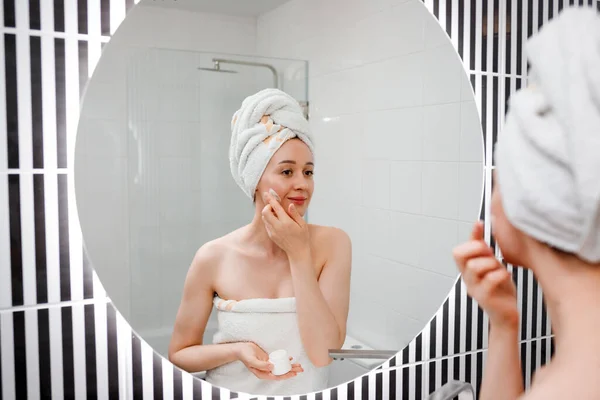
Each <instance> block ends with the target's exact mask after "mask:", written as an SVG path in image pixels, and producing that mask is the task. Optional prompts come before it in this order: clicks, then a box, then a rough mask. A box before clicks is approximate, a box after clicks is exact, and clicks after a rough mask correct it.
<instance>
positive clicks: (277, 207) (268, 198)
mask: <svg viewBox="0 0 600 400" xmlns="http://www.w3.org/2000/svg"><path fill="white" fill-rule="evenodd" d="M263 199H264V200H265V203H267V205H270V206H271V209H272V210H273V212H274V213H275V215H276V216H277V218H278V219H282V218H284V217H288V218H289V216H288V215H287V213H286V212H285V210H284V209H283V207H281V204H279V202H278V201H277V200H276V199H275V198H274V197H273V195H272V194H270V193H268V192H264V193H263Z"/></svg>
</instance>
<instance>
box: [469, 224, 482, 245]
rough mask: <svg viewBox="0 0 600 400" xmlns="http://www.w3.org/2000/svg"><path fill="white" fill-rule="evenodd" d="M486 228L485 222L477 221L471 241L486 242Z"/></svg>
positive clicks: (472, 231)
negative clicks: (484, 235)
mask: <svg viewBox="0 0 600 400" xmlns="http://www.w3.org/2000/svg"><path fill="white" fill-rule="evenodd" d="M483 228H484V226H483V221H477V222H475V223H474V224H473V230H471V240H484V237H483V234H484V229H483Z"/></svg>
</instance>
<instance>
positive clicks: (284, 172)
mask: <svg viewBox="0 0 600 400" xmlns="http://www.w3.org/2000/svg"><path fill="white" fill-rule="evenodd" d="M291 173H292V171H291V170H289V169H286V170H285V171H283V172H282V174H284V175H290V174H291Z"/></svg>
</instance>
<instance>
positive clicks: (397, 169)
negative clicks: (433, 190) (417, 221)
mask: <svg viewBox="0 0 600 400" xmlns="http://www.w3.org/2000/svg"><path fill="white" fill-rule="evenodd" d="M421 172H422V164H421V163H420V162H414V161H392V165H391V173H390V208H391V209H392V210H395V211H402V212H406V213H411V214H420V213H421V185H422V177H421Z"/></svg>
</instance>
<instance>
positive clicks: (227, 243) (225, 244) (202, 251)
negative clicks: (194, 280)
mask: <svg viewBox="0 0 600 400" xmlns="http://www.w3.org/2000/svg"><path fill="white" fill-rule="evenodd" d="M237 233H238V231H233V232H231V233H228V234H227V235H225V236H221V237H219V238H216V239H213V240H210V241H208V242H206V243H204V244H203V245H202V246H200V248H199V249H198V250H197V251H196V254H195V255H194V259H193V261H192V265H191V268H190V270H194V272H195V271H197V272H198V273H199V274H207V273H210V272H214V271H215V269H217V268H218V266H219V265H220V264H221V260H222V259H223V256H224V255H225V254H227V252H228V251H231V249H232V248H233V247H234V245H235V237H236V235H237Z"/></svg>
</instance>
